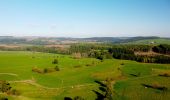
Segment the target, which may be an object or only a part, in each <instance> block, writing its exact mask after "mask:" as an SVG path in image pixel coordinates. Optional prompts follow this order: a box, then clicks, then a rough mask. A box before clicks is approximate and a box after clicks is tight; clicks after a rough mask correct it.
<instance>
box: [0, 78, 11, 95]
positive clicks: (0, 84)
mask: <svg viewBox="0 0 170 100" xmlns="http://www.w3.org/2000/svg"><path fill="white" fill-rule="evenodd" d="M11 88H12V87H11V86H10V84H9V83H8V82H6V81H0V91H1V92H3V93H5V92H8V91H10V89H11Z"/></svg>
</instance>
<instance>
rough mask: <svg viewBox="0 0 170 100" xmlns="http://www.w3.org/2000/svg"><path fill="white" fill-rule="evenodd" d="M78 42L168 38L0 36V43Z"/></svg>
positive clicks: (159, 40) (158, 41)
mask: <svg viewBox="0 0 170 100" xmlns="http://www.w3.org/2000/svg"><path fill="white" fill-rule="evenodd" d="M79 42H110V43H130V44H131V43H132V44H133V43H137V44H138V43H140V44H150V43H152V44H153V43H155V44H164V43H165V44H166V43H170V38H161V37H155V36H150V37H91V38H67V37H34V36H33V37H13V36H0V44H33V45H34V44H36V45H44V44H56V43H60V44H62V43H67V44H70V43H79Z"/></svg>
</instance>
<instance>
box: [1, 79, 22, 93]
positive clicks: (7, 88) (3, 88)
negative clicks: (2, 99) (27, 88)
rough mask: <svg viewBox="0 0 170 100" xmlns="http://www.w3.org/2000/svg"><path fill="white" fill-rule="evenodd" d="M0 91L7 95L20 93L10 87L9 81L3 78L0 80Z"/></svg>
mask: <svg viewBox="0 0 170 100" xmlns="http://www.w3.org/2000/svg"><path fill="white" fill-rule="evenodd" d="M0 92H2V93H6V94H8V95H20V92H19V91H18V90H16V89H12V87H11V86H10V83H9V82H7V81H4V80H1V81H0Z"/></svg>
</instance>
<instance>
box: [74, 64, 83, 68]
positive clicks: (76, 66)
mask: <svg viewBox="0 0 170 100" xmlns="http://www.w3.org/2000/svg"><path fill="white" fill-rule="evenodd" d="M79 67H82V66H81V65H75V66H74V68H79Z"/></svg>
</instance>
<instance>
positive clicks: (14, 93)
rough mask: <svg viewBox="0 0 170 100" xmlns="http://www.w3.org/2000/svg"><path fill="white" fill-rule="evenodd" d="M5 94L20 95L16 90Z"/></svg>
mask: <svg viewBox="0 0 170 100" xmlns="http://www.w3.org/2000/svg"><path fill="white" fill-rule="evenodd" d="M7 94H10V95H16V96H19V95H20V94H21V93H20V92H19V91H18V90H16V89H12V90H11V91H8V92H7Z"/></svg>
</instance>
